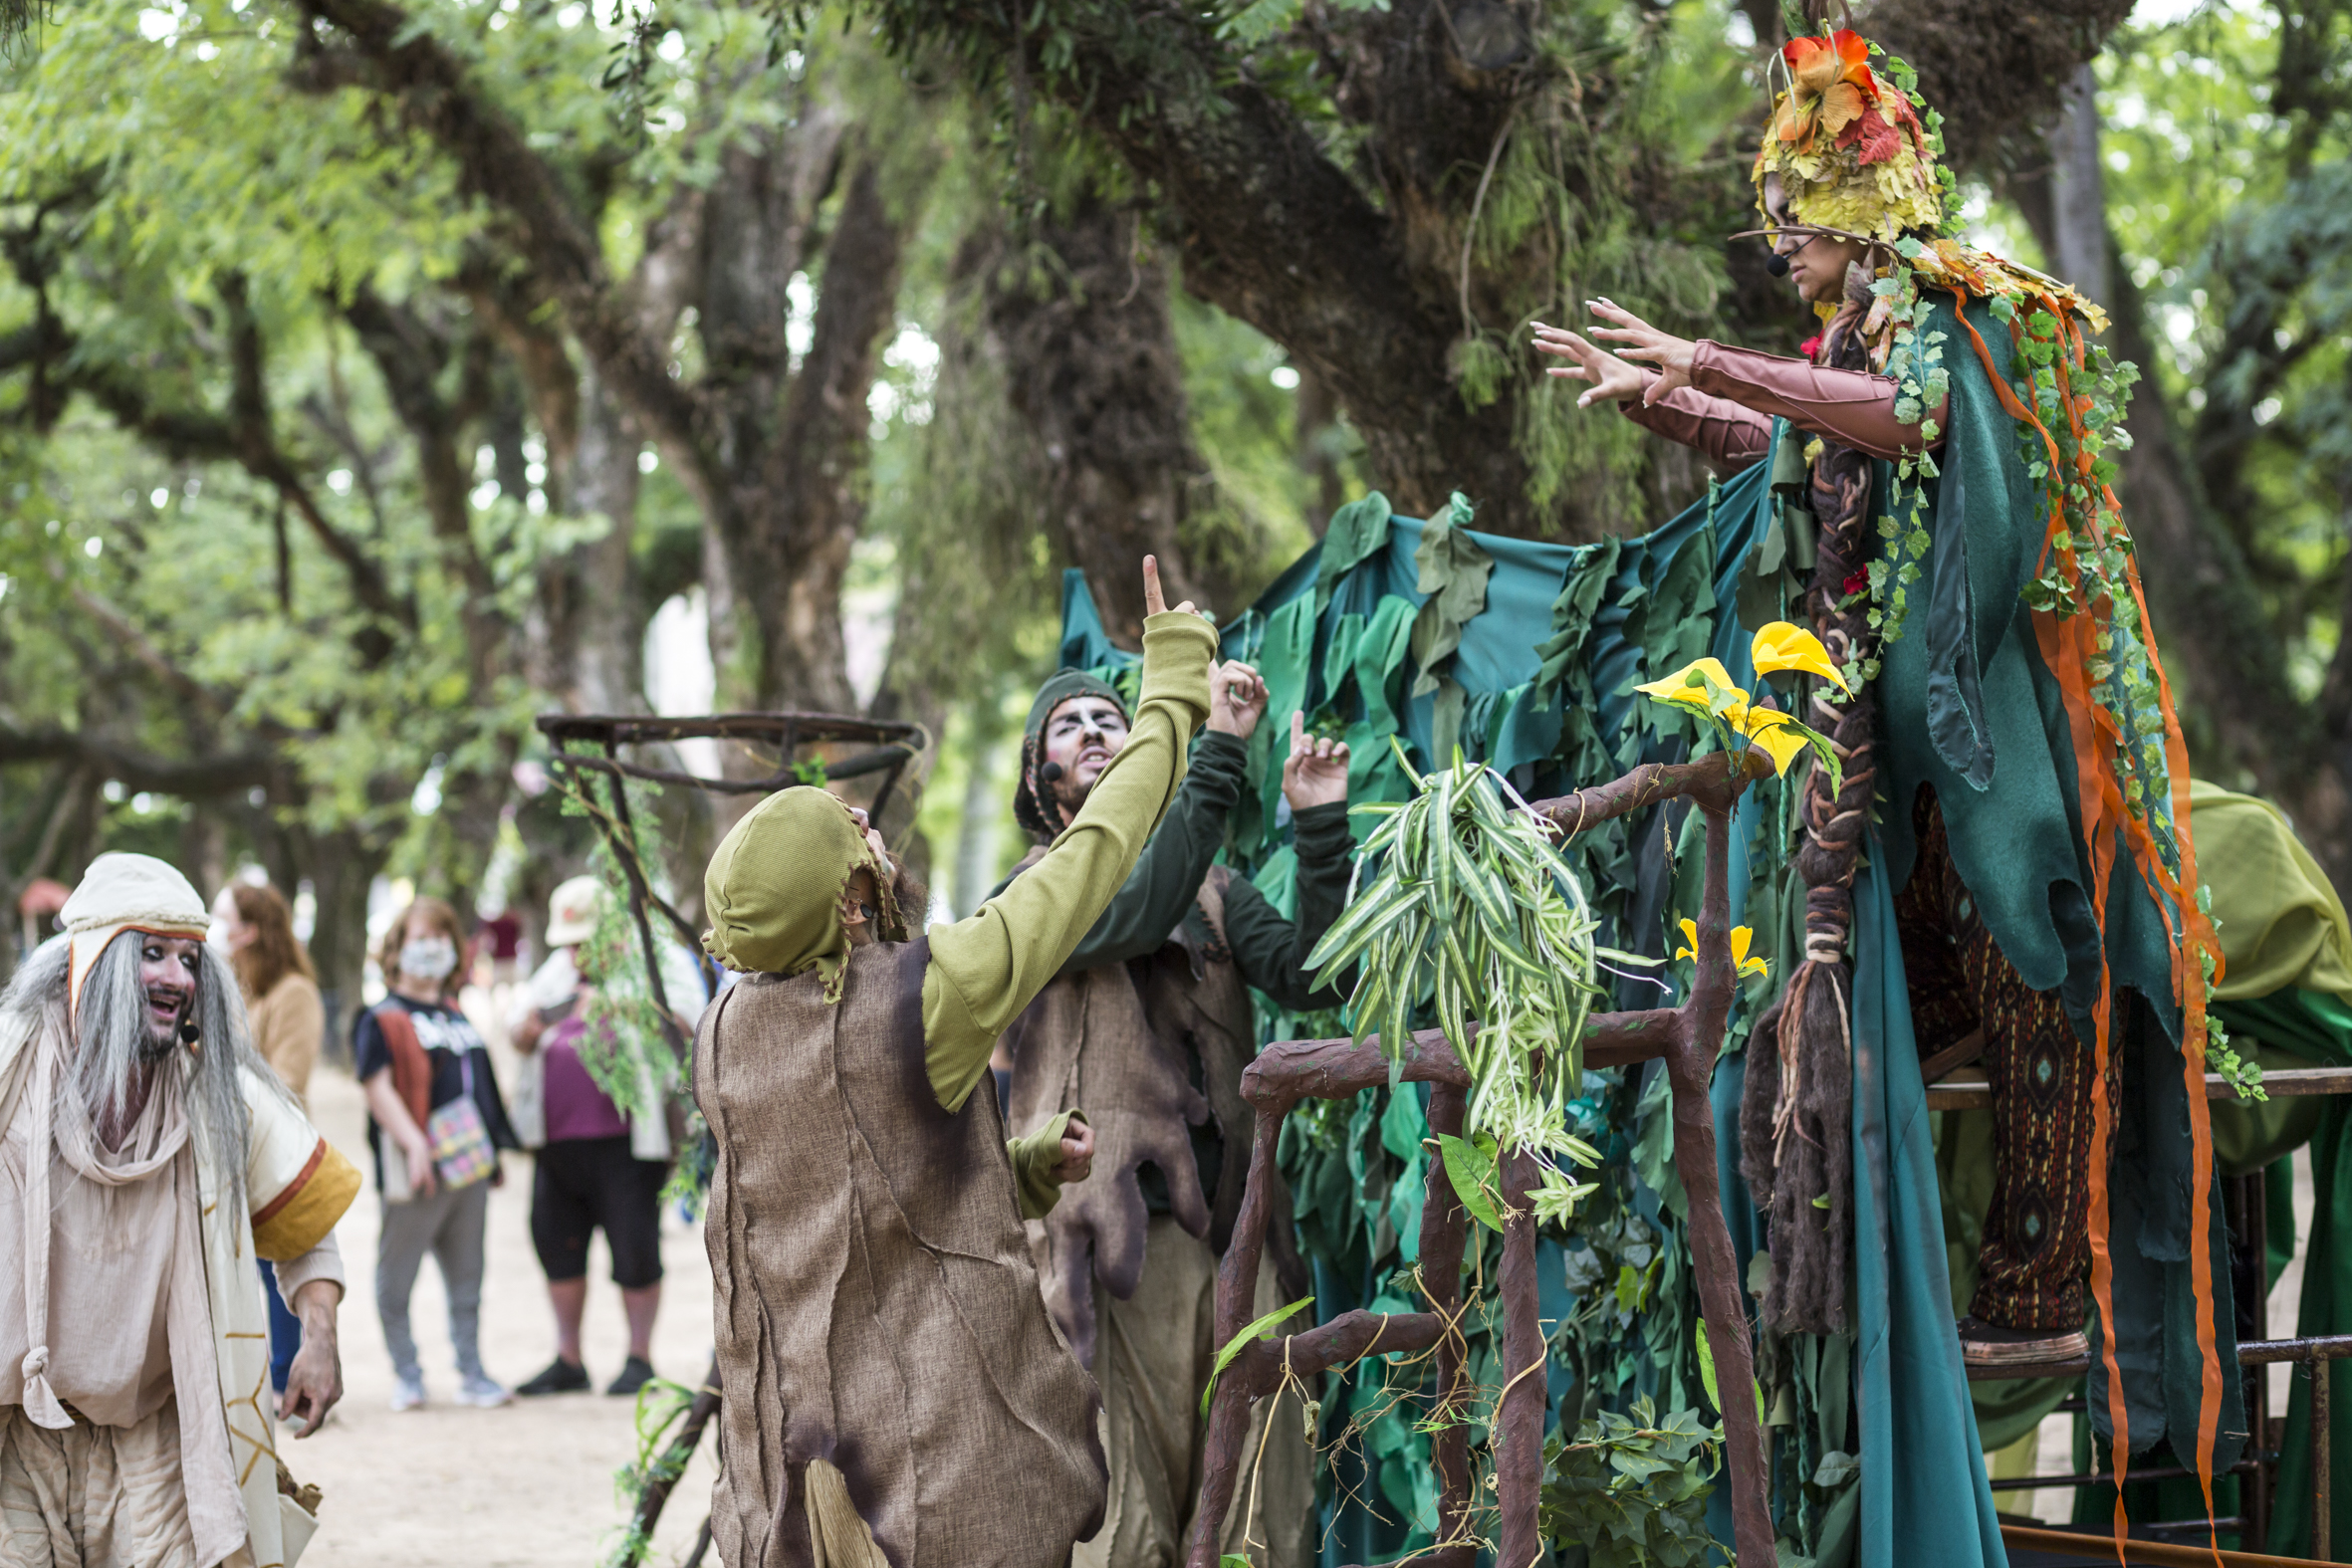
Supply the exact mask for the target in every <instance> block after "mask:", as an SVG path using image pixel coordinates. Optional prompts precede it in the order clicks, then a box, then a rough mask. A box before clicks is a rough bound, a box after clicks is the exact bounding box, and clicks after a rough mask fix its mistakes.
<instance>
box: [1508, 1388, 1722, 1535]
mask: <svg viewBox="0 0 2352 1568" xmlns="http://www.w3.org/2000/svg"><path fill="white" fill-rule="evenodd" d="M1543 1458H1544V1464H1545V1471H1546V1473H1545V1476H1544V1481H1543V1503H1542V1514H1541V1519H1542V1530H1543V1534H1544V1535H1545V1537H1546V1538H1548V1539H1550V1540H1551V1541H1553V1542H1555V1543H1556V1544H1557V1547H1558V1548H1559V1549H1560V1550H1561V1551H1562V1553H1563V1556H1562V1561H1565V1562H1573V1561H1575V1560H1576V1558H1575V1556H1574V1555H1573V1554H1574V1553H1575V1552H1576V1551H1577V1550H1578V1549H1579V1548H1580V1549H1581V1550H1582V1553H1583V1557H1582V1561H1583V1562H1584V1563H1585V1564H1586V1565H1587V1568H1697V1565H1701V1564H1705V1563H1707V1562H1708V1561H1709V1560H1710V1557H1711V1554H1714V1555H1721V1556H1722V1557H1723V1558H1724V1559H1725V1560H1727V1561H1728V1560H1729V1556H1730V1554H1729V1553H1728V1552H1726V1551H1725V1550H1724V1548H1723V1547H1721V1546H1719V1545H1717V1544H1716V1542H1715V1539H1714V1537H1713V1536H1711V1535H1710V1534H1709V1533H1708V1530H1707V1498H1708V1494H1709V1493H1711V1492H1712V1491H1714V1490H1715V1477H1716V1474H1717V1472H1718V1471H1719V1470H1720V1469H1721V1468H1722V1462H1723V1429H1722V1428H1721V1427H1708V1426H1702V1425H1701V1424H1700V1421H1699V1415H1698V1412H1696V1411H1692V1410H1677V1411H1675V1412H1673V1413H1672V1414H1671V1415H1669V1416H1667V1417H1666V1419H1665V1420H1663V1421H1661V1420H1659V1419H1658V1413H1657V1408H1656V1406H1655V1405H1654V1404H1653V1403H1652V1401H1651V1400H1650V1399H1649V1397H1648V1396H1647V1395H1644V1396H1643V1397H1641V1398H1639V1399H1636V1400H1635V1401H1634V1402H1633V1406H1632V1409H1631V1411H1630V1413H1629V1414H1628V1415H1619V1414H1617V1413H1616V1412H1614V1411H1603V1412H1602V1413H1601V1414H1600V1416H1599V1417H1598V1418H1596V1419H1595V1420H1592V1421H1587V1422H1585V1423H1584V1424H1583V1425H1582V1426H1581V1427H1579V1428H1578V1429H1577V1431H1576V1441H1575V1442H1574V1443H1564V1442H1562V1441H1561V1440H1560V1439H1558V1438H1556V1437H1555V1438H1553V1439H1552V1440H1551V1441H1550V1442H1549V1443H1547V1444H1545V1445H1544V1446H1543Z"/></svg>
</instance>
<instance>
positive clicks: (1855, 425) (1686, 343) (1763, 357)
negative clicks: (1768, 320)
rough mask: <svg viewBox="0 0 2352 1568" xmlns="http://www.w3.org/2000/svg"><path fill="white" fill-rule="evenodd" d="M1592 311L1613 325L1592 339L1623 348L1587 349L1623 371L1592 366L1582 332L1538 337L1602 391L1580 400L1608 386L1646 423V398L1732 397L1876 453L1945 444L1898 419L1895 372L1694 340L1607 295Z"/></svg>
mask: <svg viewBox="0 0 2352 1568" xmlns="http://www.w3.org/2000/svg"><path fill="white" fill-rule="evenodd" d="M1592 314H1593V315H1595V316H1597V317H1599V318H1601V320H1603V321H1605V322H1607V323H1609V324H1610V325H1608V326H1606V327H1598V328H1595V329H1593V333H1592V336H1594V337H1597V338H1600V339H1602V340H1603V341H1605V342H1608V343H1611V344H1613V345H1615V346H1616V348H1617V350H1618V352H1617V353H1616V354H1607V353H1601V352H1600V351H1599V350H1597V349H1591V345H1590V344H1586V345H1585V347H1586V348H1587V349H1590V351H1591V354H1597V355H1598V356H1599V357H1600V358H1602V359H1607V360H1610V361H1612V363H1613V364H1615V365H1618V366H1622V367H1623V370H1616V369H1610V370H1607V371H1606V372H1605V374H1604V373H1602V372H1600V371H1597V370H1595V369H1594V368H1593V367H1592V366H1591V365H1589V364H1587V363H1586V360H1587V359H1588V358H1589V357H1590V355H1588V354H1584V353H1578V352H1577V351H1576V350H1575V349H1574V348H1573V347H1570V346H1566V345H1565V340H1566V339H1568V338H1574V337H1575V334H1573V333H1559V332H1556V331H1555V330H1552V329H1544V330H1543V331H1544V332H1545V333H1549V334H1550V338H1551V341H1545V340H1540V335H1539V340H1538V342H1537V344H1536V346H1537V347H1539V348H1544V349H1545V350H1546V351H1547V352H1551V353H1566V354H1569V355H1571V356H1572V357H1575V358H1576V359H1577V360H1578V365H1577V367H1576V368H1574V369H1571V370H1568V371H1566V372H1564V373H1566V374H1569V375H1571V376H1574V377H1575V378H1576V379H1578V380H1591V381H1593V382H1594V389H1593V390H1592V391H1590V392H1587V393H1585V394H1584V396H1583V397H1582V398H1580V399H1578V401H1579V403H1582V402H1587V401H1590V400H1591V399H1592V398H1593V397H1595V396H1596V395H1603V389H1604V387H1605V388H1607V389H1608V390H1607V392H1606V395H1610V396H1615V397H1617V398H1619V399H1620V404H1619V406H1621V407H1623V408H1625V410H1626V412H1627V413H1628V414H1629V415H1632V416H1633V417H1635V418H1637V419H1640V420H1641V421H1642V422H1643V423H1645V424H1646V423H1649V422H1650V420H1649V416H1648V412H1644V413H1636V412H1635V408H1636V406H1637V405H1638V406H1639V407H1640V408H1642V409H1643V410H1645V411H1654V410H1655V409H1657V408H1658V407H1660V406H1662V405H1664V406H1669V407H1670V406H1671V404H1672V401H1673V400H1674V399H1677V398H1679V399H1683V400H1685V401H1688V402H1690V403H1691V405H1692V407H1693V408H1694V409H1697V408H1700V407H1701V406H1702V405H1704V406H1705V407H1707V408H1710V409H1712V408H1713V407H1714V406H1715V405H1719V404H1731V405H1736V406H1737V407H1739V408H1741V409H1745V410H1747V412H1748V413H1749V414H1750V415H1751V416H1752V417H1753V418H1755V419H1756V420H1758V421H1759V422H1760V423H1763V424H1764V425H1765V426H1767V427H1768V425H1769V423H1770V421H1771V420H1773V419H1775V418H1778V419H1785V420H1787V421H1788V422H1789V423H1790V424H1792V425H1795V426H1796V427H1797V428H1798V429H1800V430H1807V431H1810V432H1812V433H1813V434H1815V435H1821V436H1827V437H1828V438H1829V439H1831V440H1832V441H1840V442H1843V443H1844V444H1846V445H1847V446H1850V447H1855V448H1857V449H1859V450H1861V451H1864V452H1868V453H1869V454H1871V455H1872V456H1873V457H1884V458H1895V457H1900V456H1902V455H1903V454H1904V453H1906V452H1917V451H1920V450H1921V449H1922V448H1923V447H1933V446H1935V445H1936V444H1937V442H1935V441H1928V440H1923V437H1922V434H1921V431H1922V425H1921V424H1916V423H1915V424H1905V423H1903V422H1902V421H1901V420H1899V419H1897V418H1896V417H1895V403H1896V394H1897V390H1898V389H1897V387H1896V384H1895V378H1894V377H1893V376H1891V375H1879V374H1876V373H1874V372H1872V371H1869V370H1833V369H1829V368H1826V367H1824V366H1821V365H1816V364H1813V363H1811V362H1810V361H1808V360H1804V359H1796V358H1790V357H1789V356H1787V355H1785V354H1771V353H1759V352H1757V351H1756V350H1755V349H1753V348H1734V347H1732V346H1730V345H1729V344H1726V343H1719V342H1713V341H1709V340H1707V339H1704V338H1703V339H1701V340H1699V341H1697V342H1693V341H1692V340H1691V339H1689V338H1687V337H1677V336H1674V335H1673V334H1672V333H1667V332H1661V331H1660V330H1659V329H1657V328H1655V327H1652V326H1651V325H1650V324H1649V323H1647V322H1645V321H1643V320H1642V319H1641V318H1640V317H1638V316H1636V315H1634V314H1633V313H1632V312H1631V311H1628V310H1625V309H1624V308H1622V307H1620V306H1616V305H1612V304H1610V303H1609V302H1608V301H1607V300H1595V301H1593V302H1592ZM1577 341H1579V342H1580V341H1582V339H1577ZM1554 343H1557V344H1559V345H1556V346H1555V345H1554ZM1619 355H1622V357H1619ZM1628 361H1638V363H1629V362H1628ZM1641 365H1651V366H1654V367H1655V373H1654V374H1649V373H1645V372H1642V371H1641V369H1640V366H1641ZM1624 371H1632V372H1634V373H1636V374H1641V375H1643V380H1642V383H1641V385H1640V386H1638V387H1635V388H1632V389H1630V390H1629V389H1628V388H1627V387H1626V385H1625V380H1626V376H1625V374H1624ZM1944 416H1945V409H1944V405H1943V404H1941V403H1939V404H1938V405H1937V406H1936V407H1935V408H1933V409H1930V410H1927V411H1926V422H1932V423H1934V424H1935V425H1936V426H1937V427H1938V428H1939V431H1940V430H1941V427H1942V425H1943V423H1944Z"/></svg>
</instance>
